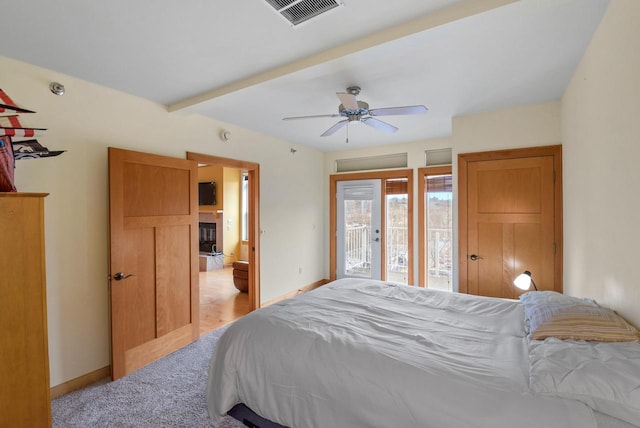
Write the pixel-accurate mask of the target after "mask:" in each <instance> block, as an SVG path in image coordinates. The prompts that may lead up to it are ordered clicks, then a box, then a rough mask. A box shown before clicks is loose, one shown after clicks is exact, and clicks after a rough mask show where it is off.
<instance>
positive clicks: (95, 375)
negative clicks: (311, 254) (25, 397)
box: [51, 279, 331, 399]
mask: <svg viewBox="0 0 640 428" xmlns="http://www.w3.org/2000/svg"><path fill="white" fill-rule="evenodd" d="M329 282H331V281H329V280H328V279H321V280H319V281H316V282H314V283H311V284H309V285H305V286H304V287H300V288H298V289H297V290H294V291H292V292H290V293H287V294H285V295H284V296H280V297H276V298H275V299H272V300H269V301H268V302H264V303H263V304H262V305H261V307H265V306H269V305H272V304H274V303H276V302H280V301H282V300H286V299H290V298H292V297H295V296H297V295H298V294H301V293H306V292H307V291H311V290H313V289H315V288H318V287H320V286H323V285H324V284H327V283H329ZM107 378H108V380H111V366H106V367H103V368H101V369H98V370H95V371H92V372H91V373H87V374H86V375H83V376H80V377H77V378H75V379H71V380H70V381H67V382H65V383H61V384H60V385H56V386H54V387H53V388H51V399H54V398H57V397H60V396H62V395H64V394H68V393H70V392H72V391H75V390H77V389H81V388H84V387H85V386H89V385H91V384H92V383H94V382H97V381H99V380H102V379H107Z"/></svg>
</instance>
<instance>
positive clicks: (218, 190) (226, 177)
mask: <svg viewBox="0 0 640 428" xmlns="http://www.w3.org/2000/svg"><path fill="white" fill-rule="evenodd" d="M187 158H188V159H191V160H195V161H197V162H198V166H199V168H198V170H199V173H198V176H199V177H198V181H199V182H200V183H203V184H202V185H201V186H203V187H204V188H207V189H208V191H207V192H208V195H206V196H205V197H204V199H203V200H202V201H201V202H200V205H199V223H200V225H199V235H200V236H199V241H200V242H199V244H200V254H199V270H200V272H199V279H200V281H199V282H200V334H201V335H202V334H205V333H208V332H209V331H211V330H214V329H216V328H219V327H222V326H224V325H226V324H228V323H230V322H233V321H235V320H236V319H238V318H240V317H242V316H244V315H246V314H247V313H249V312H251V311H253V310H254V309H257V308H258V307H260V289H259V274H258V273H259V245H258V240H259V217H258V213H259V191H258V189H259V165H258V164H254V163H251V162H244V161H238V160H234V159H227V158H220V157H216V156H210V155H204V154H199V153H187ZM212 189H213V190H212ZM203 190H206V189H203Z"/></svg>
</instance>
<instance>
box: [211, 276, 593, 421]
mask: <svg viewBox="0 0 640 428" xmlns="http://www.w3.org/2000/svg"><path fill="white" fill-rule="evenodd" d="M207 400H208V408H209V414H210V415H211V417H212V419H213V420H214V421H216V420H218V419H219V418H220V417H221V416H222V415H224V414H225V413H226V412H227V411H228V410H230V409H231V408H232V407H233V406H234V405H235V404H237V403H244V404H246V405H247V406H248V407H250V408H251V409H252V410H254V411H255V412H256V413H258V414H260V415H261V416H263V417H265V418H267V419H270V420H272V421H274V422H278V423H280V424H282V425H285V426H289V427H295V428H304V427H318V428H328V427H331V428H340V427H345V428H346V427H349V428H350V427H412V428H415V427H438V428H442V427H461V428H463V427H464V428H468V427H492V428H493V427H522V428H526V427H532V428H533V427H535V428H540V427H562V428H567V427H580V428H589V427H596V423H595V420H594V416H593V414H592V412H591V410H590V409H589V408H588V407H587V406H586V405H584V404H582V403H579V402H577V401H572V400H563V399H558V398H548V397H539V396H534V395H532V394H531V393H530V392H529V359H528V347H527V339H526V336H525V333H524V316H523V310H522V307H521V305H520V304H519V303H518V302H516V301H510V300H502V299H493V298H486V297H476V296H468V295H463V294H457V293H446V292H439V291H431V290H425V289H421V288H417V287H408V286H401V285H390V284H385V283H382V282H377V281H368V280H359V279H344V280H338V281H335V282H332V283H330V284H327V285H325V286H323V287H321V288H319V289H317V290H314V291H312V292H310V293H306V294H303V295H300V296H298V297H296V298H294V299H290V300H286V301H283V302H280V303H277V304H274V305H271V306H269V307H267V308H264V309H261V310H259V311H256V312H253V313H252V314H250V315H248V316H246V317H244V318H242V319H240V320H238V321H236V322H235V323H234V324H233V325H231V326H230V327H229V329H228V330H227V331H226V332H225V334H224V335H223V336H222V337H221V338H220V340H219V342H218V344H217V346H216V349H215V352H214V355H213V358H212V361H211V366H210V370H209V381H208V384H207Z"/></svg>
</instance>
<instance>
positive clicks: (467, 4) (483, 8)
mask: <svg viewBox="0 0 640 428" xmlns="http://www.w3.org/2000/svg"><path fill="white" fill-rule="evenodd" d="M517 1H519V0H466V1H463V2H461V3H458V4H456V5H454V6H451V7H448V8H445V9H442V10H439V11H436V12H433V13H429V14H427V15H424V16H421V17H419V18H416V19H413V20H411V21H407V22H404V23H402V24H398V25H395V26H393V27H390V28H387V29H385V30H382V31H379V32H377V33H374V34H371V35H368V36H365V37H362V38H360V39H357V40H354V41H352V42H348V43H345V44H343V45H340V46H337V47H335V48H331V49H328V50H326V51H324V52H320V53H317V54H314V55H310V56H308V57H305V58H302V59H299V60H296V61H293V62H290V63H288V64H285V65H282V66H279V67H275V68H272V69H270V70H267V71H265V72H262V73H258V74H255V75H253V76H250V77H248V78H246V79H241V80H238V81H235V82H232V83H229V84H227V85H223V86H220V87H218V88H215V89H212V90H210V91H207V92H204V93H202V94H199V95H196V96H193V97H190V98H187V99H184V100H182V101H179V102H176V103H174V104H170V105H169V106H167V109H168V111H169V112H176V111H180V110H184V109H188V108H189V107H193V106H195V105H198V104H201V103H204V102H206V101H209V100H212V99H214V98H218V97H221V96H223V95H226V94H229V93H232V92H235V91H239V90H241V89H244V88H248V87H251V86H254V85H258V84H260V83H264V82H267V81H269V80H273V79H276V78H279V77H282V76H286V75H288V74H291V73H294V72H296V71H300V70H303V69H306V68H309V67H313V66H315V65H318V64H323V63H325V62H328V61H333V60H335V59H338V58H342V57H344V56H347V55H351V54H353V53H356V52H359V51H362V50H365V49H369V48H372V47H374V46H378V45H380V44H383V43H387V42H390V41H392V40H397V39H400V38H402V37H406V36H410V35H412V34H416V33H419V32H422V31H426V30H430V29H432V28H435V27H439V26H441V25H445V24H448V23H451V22H454V21H458V20H460V19H464V18H468V17H470V16H474V15H478V14H481V13H484V12H487V11H489V10H492V9H496V8H499V7H502V6H505V5H508V4H511V3H516V2H517Z"/></svg>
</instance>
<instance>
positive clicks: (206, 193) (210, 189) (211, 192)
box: [198, 181, 216, 205]
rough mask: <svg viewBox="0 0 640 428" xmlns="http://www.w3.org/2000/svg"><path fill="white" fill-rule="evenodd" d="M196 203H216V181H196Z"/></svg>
mask: <svg viewBox="0 0 640 428" xmlns="http://www.w3.org/2000/svg"><path fill="white" fill-rule="evenodd" d="M198 205H216V182H215V181H207V182H202V183H198Z"/></svg>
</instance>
